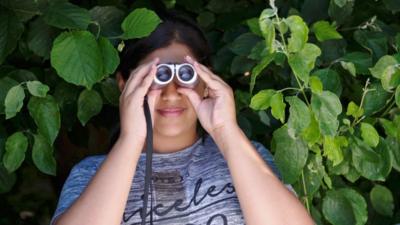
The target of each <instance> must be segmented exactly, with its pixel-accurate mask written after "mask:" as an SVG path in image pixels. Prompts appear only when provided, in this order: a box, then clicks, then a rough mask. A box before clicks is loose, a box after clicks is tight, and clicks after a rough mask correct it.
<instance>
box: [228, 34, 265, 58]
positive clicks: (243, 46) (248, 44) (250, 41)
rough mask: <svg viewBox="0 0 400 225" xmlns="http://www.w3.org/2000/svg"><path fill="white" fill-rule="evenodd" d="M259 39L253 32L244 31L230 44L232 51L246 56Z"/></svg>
mask: <svg viewBox="0 0 400 225" xmlns="http://www.w3.org/2000/svg"><path fill="white" fill-rule="evenodd" d="M259 41H260V38H259V37H258V36H257V35H255V34H253V33H244V34H241V35H240V36H239V37H237V38H236V39H235V40H234V41H233V43H232V44H231V46H230V49H231V51H232V52H233V53H235V54H236V55H240V56H247V55H249V54H250V52H251V49H252V48H253V46H254V45H256V44H257V43H258V42H259Z"/></svg>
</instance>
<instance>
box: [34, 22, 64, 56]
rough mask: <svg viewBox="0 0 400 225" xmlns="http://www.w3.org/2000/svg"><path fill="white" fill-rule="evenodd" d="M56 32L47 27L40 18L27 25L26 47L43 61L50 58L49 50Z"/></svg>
mask: <svg viewBox="0 0 400 225" xmlns="http://www.w3.org/2000/svg"><path fill="white" fill-rule="evenodd" d="M57 34H58V30H57V29H55V28H53V27H51V26H49V25H47V24H46V23H45V22H44V21H43V19H42V18H41V17H39V18H37V19H35V20H34V21H32V22H31V23H30V24H29V30H28V34H27V42H28V47H29V49H30V50H32V51H33V52H34V53H35V54H36V55H38V56H41V57H43V58H45V59H48V58H49V57H50V50H51V46H52V44H53V40H54V39H55V38H56V36H57Z"/></svg>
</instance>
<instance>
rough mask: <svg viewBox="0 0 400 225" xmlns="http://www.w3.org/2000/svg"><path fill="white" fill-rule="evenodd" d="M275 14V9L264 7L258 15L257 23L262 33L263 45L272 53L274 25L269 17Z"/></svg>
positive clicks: (273, 49)
mask: <svg viewBox="0 0 400 225" xmlns="http://www.w3.org/2000/svg"><path fill="white" fill-rule="evenodd" d="M275 14H276V11H274V10H273V9H269V8H267V9H264V10H263V11H262V12H261V15H260V17H259V20H258V23H259V25H260V30H261V33H262V36H263V37H264V39H265V46H266V49H267V51H268V53H270V54H272V53H273V52H275V45H274V41H275V26H274V23H273V21H272V20H271V17H273V16H274V15H275Z"/></svg>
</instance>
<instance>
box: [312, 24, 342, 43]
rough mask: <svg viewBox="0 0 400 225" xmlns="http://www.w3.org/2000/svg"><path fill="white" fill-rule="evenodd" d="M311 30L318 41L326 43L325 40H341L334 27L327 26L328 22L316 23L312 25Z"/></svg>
mask: <svg viewBox="0 0 400 225" xmlns="http://www.w3.org/2000/svg"><path fill="white" fill-rule="evenodd" d="M312 30H313V31H314V33H315V36H316V37H317V39H318V41H321V42H322V41H326V40H331V39H341V38H343V37H342V35H340V34H339V33H338V32H337V31H336V29H335V27H333V26H332V25H331V24H329V22H328V21H323V20H322V21H318V22H316V23H314V24H313V25H312Z"/></svg>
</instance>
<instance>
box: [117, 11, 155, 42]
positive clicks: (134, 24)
mask: <svg viewBox="0 0 400 225" xmlns="http://www.w3.org/2000/svg"><path fill="white" fill-rule="evenodd" d="M160 22H161V19H160V18H159V17H158V16H157V14H156V13H155V12H153V11H152V10H148V9H145V8H140V9H135V10H134V11H133V12H131V13H130V14H129V15H128V16H127V17H126V18H125V19H124V21H123V22H122V24H121V28H122V30H123V32H124V34H123V38H124V39H132V38H142V37H146V36H148V35H149V34H150V33H151V32H153V31H154V30H155V29H156V27H157V26H158V24H159V23H160Z"/></svg>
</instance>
